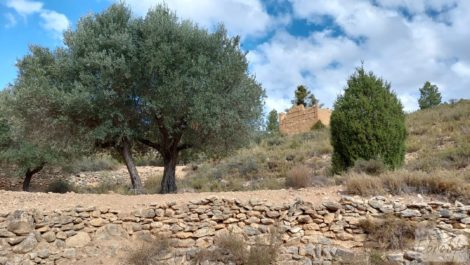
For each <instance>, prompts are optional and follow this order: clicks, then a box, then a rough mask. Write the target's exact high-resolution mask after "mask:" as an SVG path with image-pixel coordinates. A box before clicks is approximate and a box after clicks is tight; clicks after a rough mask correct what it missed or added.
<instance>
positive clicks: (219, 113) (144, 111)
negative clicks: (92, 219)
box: [13, 4, 264, 193]
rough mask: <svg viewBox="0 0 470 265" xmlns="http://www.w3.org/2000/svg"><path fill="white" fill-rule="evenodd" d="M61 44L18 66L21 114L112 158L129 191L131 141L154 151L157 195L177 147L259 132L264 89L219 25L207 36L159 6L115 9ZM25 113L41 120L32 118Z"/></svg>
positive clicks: (225, 144)
mask: <svg viewBox="0 0 470 265" xmlns="http://www.w3.org/2000/svg"><path fill="white" fill-rule="evenodd" d="M64 44H65V46H64V47H63V48H58V49H56V50H54V51H50V50H48V49H45V48H40V47H32V48H31V54H29V55H27V56H26V57H25V58H23V59H22V60H20V62H19V64H18V67H19V77H18V81H17V82H16V84H15V85H14V88H13V90H18V91H23V92H22V93H17V94H18V95H19V96H17V100H16V103H17V104H16V107H17V108H20V109H22V111H20V113H19V116H21V117H22V119H24V121H25V122H26V123H27V122H32V123H35V127H36V128H40V130H39V131H42V132H46V131H51V134H65V135H68V136H70V137H72V138H80V139H81V140H82V141H85V142H87V146H93V147H109V148H112V149H114V150H117V151H119V153H120V154H121V155H122V158H123V160H124V161H125V162H126V165H127V167H128V169H129V173H130V176H131V181H132V184H133V186H134V188H135V189H137V190H139V189H141V188H142V185H141V183H140V178H139V176H138V173H137V170H136V167H135V165H134V161H133V159H132V147H133V145H135V144H137V142H139V143H141V144H145V145H147V146H150V147H152V148H155V149H156V150H157V151H158V152H159V153H160V154H161V156H162V157H163V160H164V163H165V170H164V176H163V180H162V187H161V191H162V192H163V193H167V192H175V191H176V184H175V167H176V163H177V162H178V154H179V153H180V152H181V151H182V150H186V149H192V150H193V151H195V152H197V151H201V152H205V153H206V154H218V153H220V152H226V151H227V150H230V149H231V148H235V147H238V146H240V145H241V144H243V143H244V142H246V140H247V139H248V138H249V136H250V134H251V132H253V131H254V130H255V129H257V128H259V127H260V126H261V124H260V122H261V113H262V104H263V97H264V91H263V89H262V88H261V86H260V85H259V84H258V83H257V82H256V81H255V79H254V77H253V76H251V75H249V73H248V71H247V69H248V63H247V60H246V54H245V52H243V51H242V50H241V49H240V47H239V38H238V37H233V38H232V37H228V36H227V32H226V31H225V29H224V28H223V27H222V26H221V27H219V28H218V29H217V30H215V31H214V32H209V31H207V30H205V29H201V28H199V27H198V26H197V25H195V24H193V23H192V22H190V21H186V20H179V19H178V18H177V17H176V16H175V14H173V13H172V12H170V10H168V8H166V7H165V6H157V7H156V8H154V9H151V10H149V12H148V13H147V15H146V16H145V17H143V18H139V17H134V16H132V14H131V11H130V9H129V8H127V7H126V6H125V5H123V4H114V5H112V6H111V7H110V8H108V9H107V10H105V11H103V12H102V13H99V14H91V15H88V16H85V17H83V18H81V19H80V21H79V22H78V23H77V27H76V29H74V30H72V29H70V30H68V31H67V32H65V34H64ZM36 83H38V84H39V85H36ZM32 107H40V109H41V110H42V111H43V112H44V113H47V115H45V117H46V118H47V120H43V121H41V120H39V121H35V120H34V112H35V110H32V109H31V108H32ZM43 116H44V115H43ZM64 138H67V137H64Z"/></svg>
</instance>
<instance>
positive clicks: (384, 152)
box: [330, 67, 406, 173]
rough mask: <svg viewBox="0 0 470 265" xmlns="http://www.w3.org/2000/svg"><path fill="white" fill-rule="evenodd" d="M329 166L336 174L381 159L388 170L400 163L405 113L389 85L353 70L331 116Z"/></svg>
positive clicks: (367, 74)
mask: <svg viewBox="0 0 470 265" xmlns="http://www.w3.org/2000/svg"><path fill="white" fill-rule="evenodd" d="M330 129H331V143H332V145H333V149H334V151H333V157H332V165H333V170H334V171H335V172H336V173H340V172H342V171H344V170H345V169H347V168H350V167H352V166H353V165H354V163H355V161H356V160H358V159H360V158H362V159H364V160H370V159H381V160H383V162H384V163H385V164H386V165H387V166H389V167H390V168H397V167H399V166H401V165H402V164H403V161H404V156H405V138H406V128H405V114H404V112H403V106H402V104H401V103H400V101H399V100H398V98H397V96H396V95H395V94H394V93H393V92H392V91H391V89H390V84H389V83H386V82H384V81H383V80H382V79H380V78H378V77H376V76H375V75H374V74H373V73H372V72H370V73H366V72H365V70H364V68H363V67H360V68H357V69H356V73H355V74H353V75H352V76H351V77H350V78H349V80H348V84H347V87H346V89H345V91H344V95H342V96H339V97H338V99H337V100H336V102H335V104H334V111H333V113H332V115H331V123H330Z"/></svg>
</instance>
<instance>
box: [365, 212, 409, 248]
mask: <svg viewBox="0 0 470 265" xmlns="http://www.w3.org/2000/svg"><path fill="white" fill-rule="evenodd" d="M359 226H360V227H361V228H362V229H363V230H364V232H365V233H366V234H368V235H369V239H371V240H372V241H373V242H374V243H376V244H377V245H376V247H377V248H379V249H405V248H407V247H408V246H409V245H410V244H411V242H412V241H413V240H414V239H415V231H416V229H417V226H416V224H415V223H414V222H411V221H409V220H406V219H402V218H398V217H395V216H393V215H387V216H385V217H384V218H382V219H365V220H362V221H361V222H360V223H359Z"/></svg>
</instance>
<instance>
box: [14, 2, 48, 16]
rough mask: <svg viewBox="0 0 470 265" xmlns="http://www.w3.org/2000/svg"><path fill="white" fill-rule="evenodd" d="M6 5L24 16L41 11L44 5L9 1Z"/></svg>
mask: <svg viewBox="0 0 470 265" xmlns="http://www.w3.org/2000/svg"><path fill="white" fill-rule="evenodd" d="M6 5H7V6H8V7H10V8H13V9H15V11H16V12H18V13H19V14H20V15H22V16H24V15H30V14H33V13H37V12H39V11H41V10H42V6H43V3H41V2H36V1H28V0H8V1H7V4H6Z"/></svg>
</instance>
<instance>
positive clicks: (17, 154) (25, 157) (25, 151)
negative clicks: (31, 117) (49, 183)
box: [0, 90, 70, 191]
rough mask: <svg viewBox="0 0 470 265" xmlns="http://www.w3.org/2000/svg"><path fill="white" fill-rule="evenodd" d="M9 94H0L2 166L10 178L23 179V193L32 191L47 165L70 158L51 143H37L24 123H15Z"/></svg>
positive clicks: (0, 162) (4, 92) (7, 92)
mask: <svg viewBox="0 0 470 265" xmlns="http://www.w3.org/2000/svg"><path fill="white" fill-rule="evenodd" d="M9 92H10V91H9V90H5V91H2V92H0V165H2V168H3V169H4V170H6V171H7V172H8V173H9V174H14V175H20V176H22V177H23V187H22V188H23V191H29V188H30V183H31V179H32V178H33V176H34V175H35V174H37V173H39V172H40V171H41V170H43V168H44V166H45V165H46V164H54V163H57V162H58V161H59V160H61V159H66V158H67V157H70V156H69V155H68V154H66V153H65V149H62V150H59V149H56V148H55V147H57V146H56V145H54V144H51V142H49V143H47V142H43V141H37V138H34V137H32V136H33V135H32V134H31V133H30V132H31V131H28V130H26V129H25V128H26V126H22V123H16V122H15V121H14V120H13V119H12V118H13V117H14V115H12V114H13V113H12V112H11V111H9V110H8V109H7V106H8V102H7V97H8V96H9Z"/></svg>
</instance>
